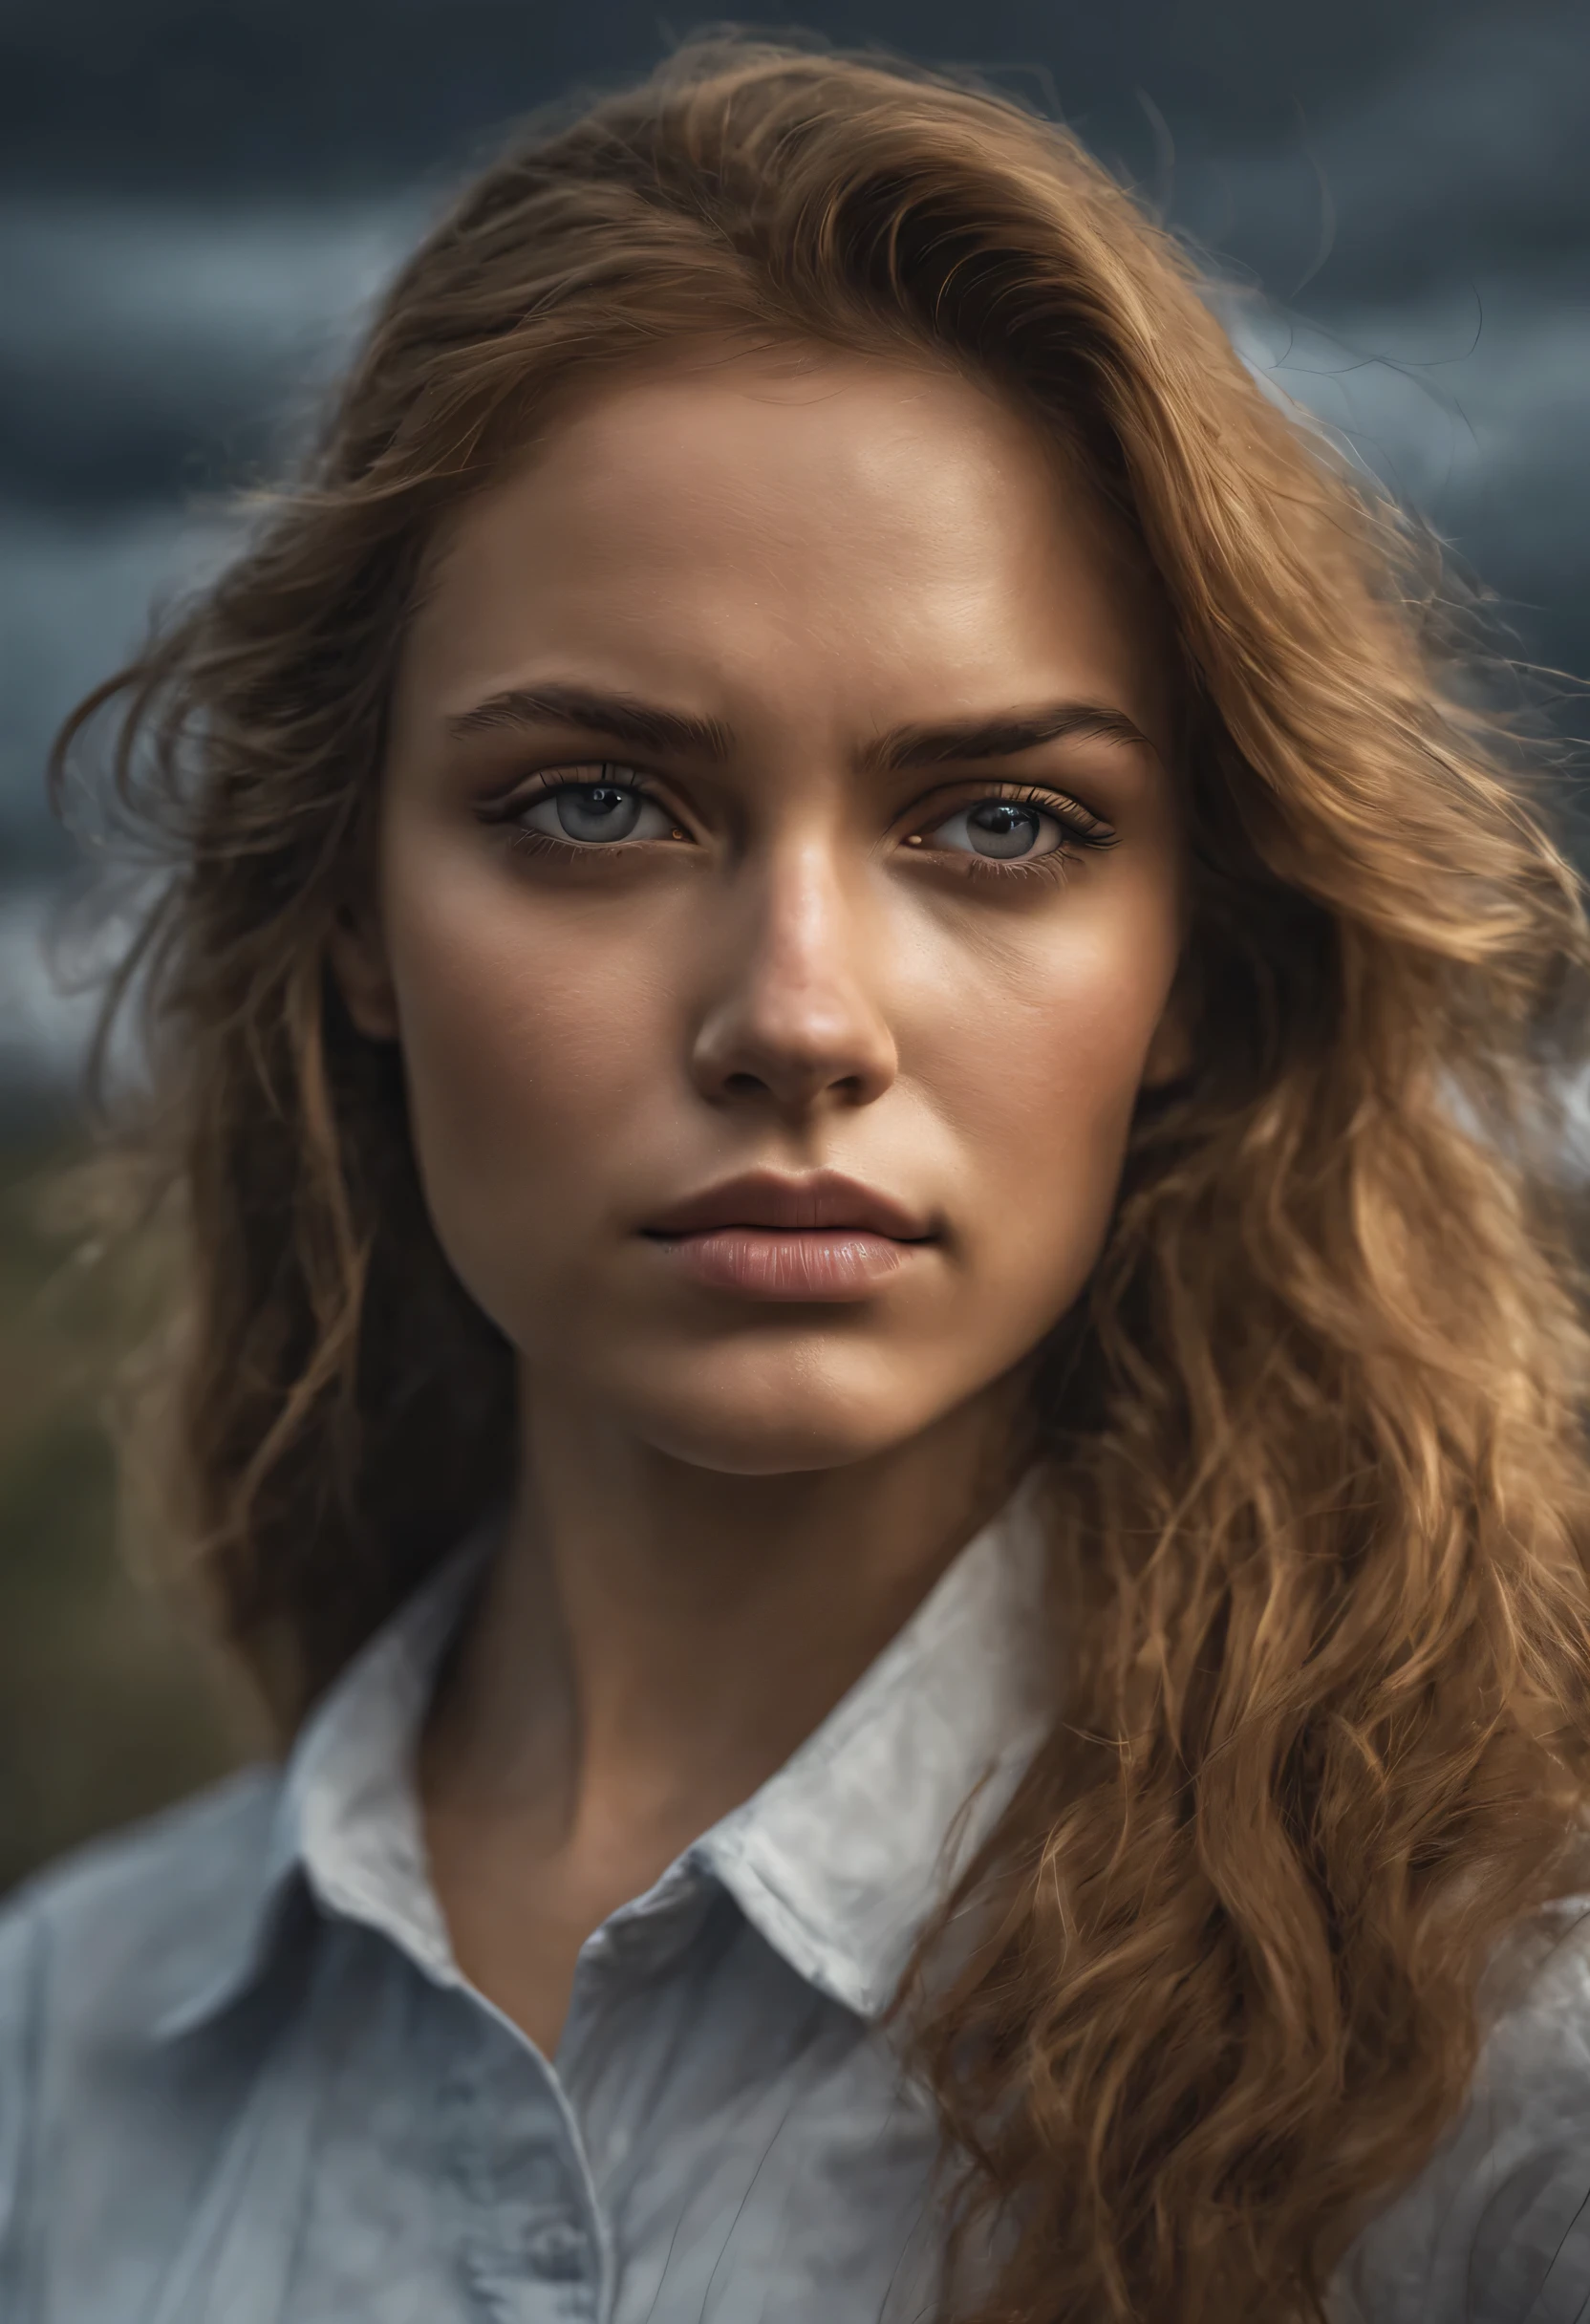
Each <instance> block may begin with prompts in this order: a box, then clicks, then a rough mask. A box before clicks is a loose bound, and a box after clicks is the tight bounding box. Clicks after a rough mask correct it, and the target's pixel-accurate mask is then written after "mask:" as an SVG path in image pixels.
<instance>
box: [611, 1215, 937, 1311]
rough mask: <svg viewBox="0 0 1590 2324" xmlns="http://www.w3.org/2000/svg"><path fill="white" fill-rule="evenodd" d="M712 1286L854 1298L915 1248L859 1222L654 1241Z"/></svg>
mask: <svg viewBox="0 0 1590 2324" xmlns="http://www.w3.org/2000/svg"><path fill="white" fill-rule="evenodd" d="M654 1239H655V1241H657V1242H658V1244H659V1245H660V1246H661V1248H662V1249H664V1250H665V1251H667V1252H668V1253H669V1255H670V1257H671V1258H672V1259H673V1263H674V1264H675V1265H676V1266H677V1267H680V1268H682V1269H683V1270H684V1272H685V1273H686V1274H687V1275H689V1276H691V1277H692V1278H693V1279H694V1280H696V1281H697V1282H698V1283H704V1284H706V1285H707V1286H709V1288H711V1289H712V1290H714V1291H739V1292H742V1293H744V1294H746V1295H747V1296H748V1297H750V1298H752V1299H762V1300H858V1299H863V1298H865V1297H866V1295H867V1293H868V1292H869V1291H870V1290H872V1289H873V1288H874V1286H875V1285H877V1284H878V1283H880V1282H881V1281H882V1280H884V1278H885V1277H886V1276H889V1275H892V1274H893V1273H894V1271H895V1269H896V1268H898V1267H901V1266H903V1265H904V1264H905V1263H906V1261H907V1259H910V1257H911V1256H912V1254H913V1251H915V1250H917V1249H918V1248H919V1247H920V1246H919V1245H918V1244H916V1243H912V1242H896V1241H895V1240H894V1239H893V1237H891V1236H888V1235H874V1234H870V1233H869V1231H868V1230H867V1229H866V1228H865V1227H796V1228H788V1227H710V1228H707V1229H705V1230H704V1231H703V1232H701V1233H699V1234H696V1235H670V1236H658V1237H655V1238H654Z"/></svg>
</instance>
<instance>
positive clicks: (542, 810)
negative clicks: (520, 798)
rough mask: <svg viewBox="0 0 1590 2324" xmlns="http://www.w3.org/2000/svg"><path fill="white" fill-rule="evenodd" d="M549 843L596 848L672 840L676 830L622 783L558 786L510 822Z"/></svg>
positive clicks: (669, 817) (660, 811)
mask: <svg viewBox="0 0 1590 2324" xmlns="http://www.w3.org/2000/svg"><path fill="white" fill-rule="evenodd" d="M514 820H515V822H517V823H518V825H519V827H520V828H521V829H522V830H526V831H539V832H541V833H542V834H543V835H544V836H545V837H546V838H548V839H571V840H573V841H574V842H575V843H576V845H578V846H582V847H600V846H601V845H602V844H603V843H604V842H607V843H609V844H611V843H612V842H613V841H615V840H620V839H671V838H672V837H673V836H674V834H675V832H676V831H677V828H678V826H677V822H676V821H675V819H674V817H673V816H672V815H670V814H668V813H666V812H665V810H664V809H663V808H662V807H659V806H658V805H657V803H656V801H655V799H649V798H648V797H647V796H646V793H645V792H644V791H637V790H634V789H633V788H632V787H631V786H630V785H628V784H625V783H560V784H559V785H558V787H557V789H556V790H554V791H545V792H543V794H542V796H541V797H540V798H539V799H537V800H534V801H532V803H531V804H530V806H528V807H525V808H523V809H522V810H521V812H520V813H519V814H518V815H517V816H516V817H515V818H514Z"/></svg>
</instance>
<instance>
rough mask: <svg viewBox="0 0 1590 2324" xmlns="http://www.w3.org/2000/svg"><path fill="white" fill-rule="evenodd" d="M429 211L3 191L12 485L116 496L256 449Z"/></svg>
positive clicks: (72, 500) (4, 411)
mask: <svg viewBox="0 0 1590 2324" xmlns="http://www.w3.org/2000/svg"><path fill="white" fill-rule="evenodd" d="M421 215H422V213H421V211H420V209H419V204H416V203H415V202H414V201H413V200H407V201H392V202H387V203H384V204H344V205H329V206H327V207H325V208H320V207H311V206H309V205H307V204H299V205H296V206H290V205H280V204H277V205H270V206H268V207H264V208H260V209H253V210H248V209H245V210H235V209H234V210H231V211H226V210H210V211H206V212H195V211H192V210H186V209H183V208H180V207H177V206H174V205H172V204H127V203H119V204H110V203H104V202H94V203H90V202H87V201H84V200H81V199H79V200H76V201H73V202H41V201H33V202H27V203H23V202H11V203H9V204H5V205H3V206H0V491H3V492H4V494H5V495H6V496H7V497H9V498H11V500H13V501H18V500H27V501H32V502H34V503H38V504H44V505H49V506H62V505H71V504H76V505H89V506H104V505H106V504H110V503H115V502H117V501H133V500H149V499H152V498H155V497H157V496H161V497H163V496H171V495H175V494H176V493H178V492H179V491H181V490H183V488H189V489H191V488H193V487H194V486H196V485H200V484H213V483H216V482H220V481H226V480H229V479H230V478H231V477H233V476H235V475H236V474H237V473H238V472H239V471H240V470H241V469H244V468H247V467H249V466H252V465H254V464H256V463H259V462H260V461H261V460H263V459H265V458H266V457H268V456H269V451H270V449H271V446H272V444H273V442H274V441H275V440H276V439H277V438H278V437H279V435H280V433H281V429H282V424H283V419H284V414H287V413H290V411H292V409H293V408H294V407H295V406H297V405H299V404H301V403H303V402H304V401H305V400H306V398H307V395H308V392H309V391H310V390H311V389H312V386H313V385H314V384H315V383H316V382H318V381H319V380H321V379H323V378H324V377H327V376H328V375H329V374H330V373H331V371H332V370H333V368H334V366H335V363H336V361H337V360H338V359H339V358H340V356H341V355H342V354H343V352H344V351H345V349H346V347H347V345H348V344H349V342H350V340H351V338H352V336H353V334H354V331H355V327H356V323H357V320H358V317H359V315H360V313H361V312H362V311H363V309H364V307H365V305H366V303H367V302H368V300H369V299H370V297H371V295H372V294H373V292H374V291H375V290H376V288H377V287H378V286H379V284H380V283H381V281H382V280H383V279H384V277H385V276H386V274H387V273H388V272H389V271H390V269H392V267H393V266H394V265H395V264H396V262H397V260H398V257H399V256H400V255H401V253H402V251H403V250H404V248H405V247H407V245H408V243H409V242H410V241H411V239H412V238H413V236H414V234H415V232H416V231H417V230H418V227H419V221H420V217H421Z"/></svg>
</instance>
